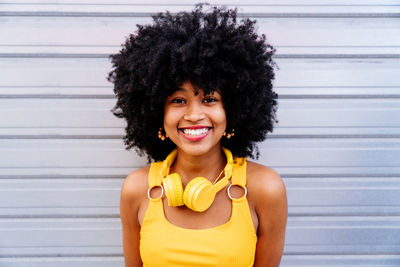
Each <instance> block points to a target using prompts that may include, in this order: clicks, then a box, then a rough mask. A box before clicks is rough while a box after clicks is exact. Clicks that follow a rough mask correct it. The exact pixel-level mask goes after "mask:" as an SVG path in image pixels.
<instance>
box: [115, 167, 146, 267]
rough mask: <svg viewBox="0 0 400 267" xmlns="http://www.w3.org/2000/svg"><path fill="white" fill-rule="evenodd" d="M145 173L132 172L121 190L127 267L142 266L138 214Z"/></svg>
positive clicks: (121, 211) (123, 237) (121, 212)
mask: <svg viewBox="0 0 400 267" xmlns="http://www.w3.org/2000/svg"><path fill="white" fill-rule="evenodd" d="M143 175H144V174H143V171H142V169H141V170H137V171H135V172H132V173H131V174H130V175H128V177H127V178H126V179H125V181H124V183H123V185H122V190H121V201H120V216H121V223H122V239H123V246H124V257H125V266H126V267H136V266H142V260H141V258H140V252H139V240H140V224H139V220H138V212H139V208H140V204H141V203H142V201H143V195H144V194H145V193H144V192H143V191H144V190H143V189H144V186H143V177H146V176H143Z"/></svg>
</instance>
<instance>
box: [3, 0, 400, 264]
mask: <svg viewBox="0 0 400 267" xmlns="http://www.w3.org/2000/svg"><path fill="white" fill-rule="evenodd" d="M54 2H57V3H54ZM193 3H194V2H189V3H188V1H182V0H181V1H178V0H177V1H174V2H168V3H167V2H163V1H154V0H153V1H145V2H144V1H142V2H138V1H122V0H119V1H111V0H96V1H91V2H88V1H83V0H74V1H66V0H59V1H50V0H49V1H39V0H36V1H33V0H24V1H22V0H21V1H19V0H17V1H12V3H11V1H9V2H6V1H2V2H1V3H0V69H1V71H0V126H1V127H0V266H13V267H14V266H15V267H21V266H28V265H29V266H45V267H46V266H52V267H53V266H55V267H61V266H85V267H86V266H101V267H104V266H123V258H122V247H121V228H120V221H119V214H118V212H119V209H118V205H119V190H120V186H121V183H122V181H123V178H124V177H125V176H126V174H128V173H129V172H130V171H132V170H133V169H134V168H137V167H141V166H143V165H144V164H145V162H146V161H145V160H144V159H141V158H138V157H137V156H136V155H135V154H134V153H133V152H127V151H125V150H124V147H123V144H122V141H121V137H122V135H123V126H124V125H123V122H122V121H120V120H117V119H116V118H114V117H113V116H112V115H111V113H110V112H109V110H110V109H111V108H112V107H113V104H114V99H113V96H112V85H111V84H109V83H108V82H107V81H106V79H105V77H106V76H107V73H108V71H109V70H110V67H111V66H110V63H109V61H108V59H107V55H108V54H110V53H114V52H116V51H118V49H119V45H120V43H121V42H122V41H123V40H124V37H125V36H127V35H128V34H129V33H130V32H132V31H133V30H134V29H135V26H134V25H135V24H137V23H146V22H150V21H151V20H150V18H149V15H151V14H152V13H154V12H158V11H163V10H166V9H168V10H171V11H178V10H182V9H191V8H192V7H193ZM212 3H214V4H229V5H230V6H233V5H236V6H238V7H239V11H240V13H241V14H242V15H248V16H251V17H254V18H257V19H258V20H259V25H260V26H259V31H260V32H264V33H266V34H267V36H268V38H269V40H270V41H271V42H272V44H274V45H275V46H276V48H277V50H278V54H277V56H276V60H277V63H278V65H279V67H280V70H279V71H278V73H277V80H276V83H275V84H276V89H277V91H278V93H279V94H280V100H279V105H280V109H279V113H278V116H279V120H280V123H279V125H278V126H277V128H276V130H275V131H274V134H273V135H271V137H270V138H269V139H268V140H267V141H266V142H264V143H263V144H262V145H261V152H262V157H261V158H260V162H262V163H264V164H267V165H270V166H272V167H274V168H275V169H277V170H278V171H279V172H280V174H281V175H282V177H283V178H284V180H285V183H286V185H287V189H288V198H289V220H288V229H287V241H286V247H285V255H284V257H283V259H282V266H312V265H314V266H367V265H374V266H400V256H399V254H400V231H399V230H400V205H399V203H400V142H399V137H400V116H399V111H400V101H399V98H400V75H399V74H400V3H399V2H398V1H393V0H388V1H378V0H377V1H372V0H366V1H357V0H338V1H333V0H327V1H322V0H319V1H317V0H314V1H312V0H311V1H295V0H292V1H285V0H282V1H278V0H276V1H261V0H253V1H250V2H246V3H244V1H237V0H232V1H225V0H220V1H212Z"/></svg>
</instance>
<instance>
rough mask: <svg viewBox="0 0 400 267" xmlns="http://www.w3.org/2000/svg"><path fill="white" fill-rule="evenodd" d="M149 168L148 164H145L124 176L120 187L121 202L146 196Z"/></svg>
mask: <svg viewBox="0 0 400 267" xmlns="http://www.w3.org/2000/svg"><path fill="white" fill-rule="evenodd" d="M149 169H150V166H146V167H143V168H140V169H137V170H134V171H133V172H131V173H130V174H129V175H128V176H127V177H126V178H125V180H124V182H123V184H122V187H121V202H122V201H129V202H130V201H134V200H138V199H139V198H142V197H144V196H146V194H147V188H148V178H147V177H148V173H149ZM135 202H136V201H135ZM136 203H137V202H136Z"/></svg>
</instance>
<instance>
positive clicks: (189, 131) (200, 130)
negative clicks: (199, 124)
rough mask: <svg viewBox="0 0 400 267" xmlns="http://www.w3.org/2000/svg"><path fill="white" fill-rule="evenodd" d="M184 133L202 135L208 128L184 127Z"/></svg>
mask: <svg viewBox="0 0 400 267" xmlns="http://www.w3.org/2000/svg"><path fill="white" fill-rule="evenodd" d="M182 131H183V133H184V134H187V135H194V136H195V135H202V134H205V133H206V132H208V128H201V129H195V130H194V129H182Z"/></svg>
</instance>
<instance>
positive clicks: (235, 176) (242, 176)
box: [231, 158, 247, 187]
mask: <svg viewBox="0 0 400 267" xmlns="http://www.w3.org/2000/svg"><path fill="white" fill-rule="evenodd" d="M246 166H247V158H235V159H234V165H233V173H232V182H231V183H232V185H240V186H241V187H245V186H246Z"/></svg>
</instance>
